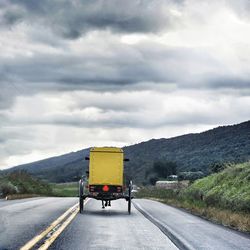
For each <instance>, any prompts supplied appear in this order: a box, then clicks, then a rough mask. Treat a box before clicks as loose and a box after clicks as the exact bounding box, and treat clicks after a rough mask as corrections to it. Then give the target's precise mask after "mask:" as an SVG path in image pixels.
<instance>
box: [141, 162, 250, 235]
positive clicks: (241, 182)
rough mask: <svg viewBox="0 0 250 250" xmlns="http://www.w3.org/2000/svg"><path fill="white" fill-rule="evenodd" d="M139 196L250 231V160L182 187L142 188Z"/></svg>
mask: <svg viewBox="0 0 250 250" xmlns="http://www.w3.org/2000/svg"><path fill="white" fill-rule="evenodd" d="M137 197H138V198H151V199H156V200H159V201H161V202H163V203H166V204H169V205H173V206H176V207H180V208H184V209H187V210H188V211H190V212H192V213H194V214H197V215H200V216H202V217H205V218H207V219H209V220H212V221H214V222H217V223H220V224H223V225H227V226H230V227H232V228H235V229H238V230H241V231H245V232H250V162H247V163H244V164H237V165H234V166H229V167H227V168H226V169H225V170H223V171H222V172H220V173H217V174H212V175H209V176H207V177H205V178H202V179H199V180H197V181H195V182H194V183H193V184H192V185H190V186H189V187H188V188H186V189H182V190H166V189H158V188H142V189H141V190H140V192H139V193H138V194H137Z"/></svg>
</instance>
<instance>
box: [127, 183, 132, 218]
mask: <svg viewBox="0 0 250 250" xmlns="http://www.w3.org/2000/svg"><path fill="white" fill-rule="evenodd" d="M131 191H132V181H130V182H129V187H128V213H129V214H130V213H131V199H132V197H131Z"/></svg>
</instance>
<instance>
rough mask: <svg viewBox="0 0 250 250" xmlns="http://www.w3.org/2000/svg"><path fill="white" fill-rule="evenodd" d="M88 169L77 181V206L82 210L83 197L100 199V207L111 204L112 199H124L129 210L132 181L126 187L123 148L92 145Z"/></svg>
mask: <svg viewBox="0 0 250 250" xmlns="http://www.w3.org/2000/svg"><path fill="white" fill-rule="evenodd" d="M85 159H86V160H89V170H88V171H86V174H87V175H86V177H85V180H84V178H82V179H81V180H80V181H79V206H80V213H82V212H83V207H84V199H86V198H87V197H88V198H94V199H96V200H101V201H102V208H105V207H106V206H111V201H112V200H117V199H125V200H126V201H127V202H128V212H129V214H130V212H131V199H132V198H133V197H132V195H131V191H132V181H130V182H129V185H128V189H126V184H125V183H124V167H123V166H124V161H129V159H125V158H124V154H123V150H122V149H121V148H115V147H94V148H91V149H90V155H89V157H85Z"/></svg>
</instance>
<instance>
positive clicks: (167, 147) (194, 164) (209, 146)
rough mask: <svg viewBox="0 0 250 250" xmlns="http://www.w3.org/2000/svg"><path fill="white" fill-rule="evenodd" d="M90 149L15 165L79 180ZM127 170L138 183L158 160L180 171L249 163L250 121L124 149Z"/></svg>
mask: <svg viewBox="0 0 250 250" xmlns="http://www.w3.org/2000/svg"><path fill="white" fill-rule="evenodd" d="M88 151H89V149H84V150H80V151H77V152H72V153H69V154H65V155H62V156H58V157H53V158H49V159H45V160H42V161H39V162H34V163H30V164H26V165H21V166H17V167H15V168H11V169H10V170H8V171H13V170H17V169H25V170H27V171H28V172H30V173H32V174H34V175H36V176H37V177H40V178H42V179H45V180H48V181H51V182H67V181H75V180H77V179H78V178H79V177H80V176H81V175H82V174H83V173H84V172H85V170H86V167H87V162H85V161H84V157H85V156H86V155H88ZM124 151H125V154H126V157H128V158H130V162H128V163H126V165H125V171H126V174H127V175H128V177H129V178H130V177H131V178H132V177H133V179H134V180H135V181H136V182H137V183H142V182H143V181H145V174H146V172H147V171H148V170H149V169H151V168H152V167H153V164H154V163H155V162H156V161H159V160H160V161H162V162H164V161H166V162H174V163H176V165H177V172H182V171H199V170H200V171H202V172H204V173H207V172H208V171H209V166H210V165H211V164H213V163H222V162H236V163H237V162H245V161H248V160H250V121H247V122H244V123H241V124H237V125H232V126H223V127H218V128H215V129H212V130H208V131H206V132H203V133H197V134H187V135H183V136H178V137H174V138H169V139H153V140H150V141H147V142H142V143H138V144H135V145H132V146H128V147H125V148H124Z"/></svg>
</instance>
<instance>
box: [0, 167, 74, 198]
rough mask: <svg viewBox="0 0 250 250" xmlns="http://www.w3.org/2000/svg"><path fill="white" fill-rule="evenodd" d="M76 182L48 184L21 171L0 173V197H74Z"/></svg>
mask: <svg viewBox="0 0 250 250" xmlns="http://www.w3.org/2000/svg"><path fill="white" fill-rule="evenodd" d="M77 195H78V183H77V182H70V183H60V184H54V183H53V184H49V183H46V182H43V181H41V180H39V179H37V178H35V177H33V176H31V175H30V174H28V173H26V172H24V171H21V172H13V173H11V174H8V175H0V198H5V197H8V199H21V198H30V197H36V196H59V197H76V196H77Z"/></svg>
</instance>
